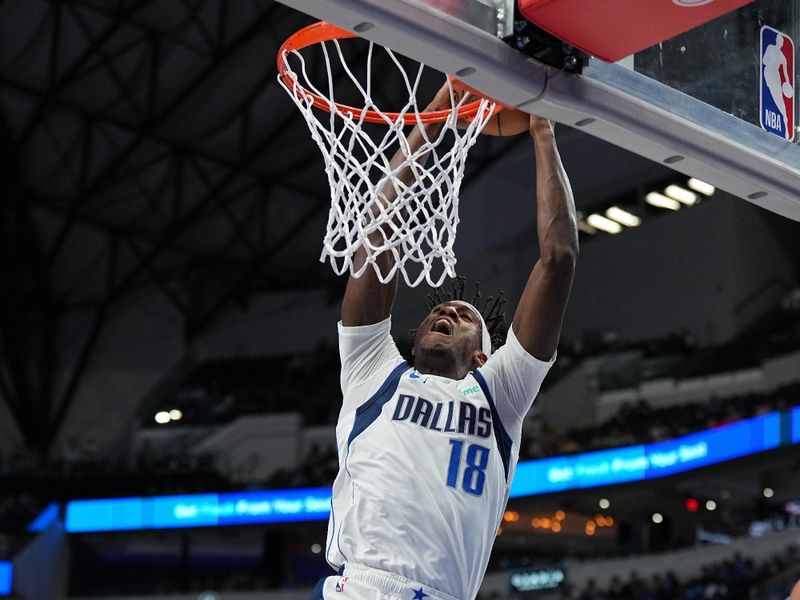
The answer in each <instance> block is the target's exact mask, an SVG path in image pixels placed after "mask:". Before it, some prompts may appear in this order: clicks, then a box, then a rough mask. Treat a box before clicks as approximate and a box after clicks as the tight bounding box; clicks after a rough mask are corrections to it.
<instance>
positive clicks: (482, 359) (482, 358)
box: [472, 350, 489, 368]
mask: <svg viewBox="0 0 800 600" xmlns="http://www.w3.org/2000/svg"><path fill="white" fill-rule="evenodd" d="M487 360H489V358H488V357H487V356H486V354H484V352H483V350H475V352H473V353H472V366H473V367H475V368H478V367H482V366H483V365H485V364H486V361H487Z"/></svg>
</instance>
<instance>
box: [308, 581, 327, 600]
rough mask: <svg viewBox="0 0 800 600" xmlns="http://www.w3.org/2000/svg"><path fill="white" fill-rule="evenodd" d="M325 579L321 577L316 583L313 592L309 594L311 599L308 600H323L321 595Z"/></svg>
mask: <svg viewBox="0 0 800 600" xmlns="http://www.w3.org/2000/svg"><path fill="white" fill-rule="evenodd" d="M326 579H327V577H323V578H322V579H320V580H319V581H318V582H317V585H315V586H314V591H313V592H311V598H310V599H309V600H325V596H324V595H323V593H322V588H323V587H325V580H326Z"/></svg>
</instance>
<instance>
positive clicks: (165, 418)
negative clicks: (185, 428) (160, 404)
mask: <svg viewBox="0 0 800 600" xmlns="http://www.w3.org/2000/svg"><path fill="white" fill-rule="evenodd" d="M155 419H156V423H158V424H159V425H164V424H166V423H169V422H170V420H171V419H172V417H170V416H169V413H168V412H167V411H165V410H160V411H158V412H157V413H156V417H155Z"/></svg>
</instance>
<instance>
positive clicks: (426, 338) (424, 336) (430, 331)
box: [414, 302, 482, 358]
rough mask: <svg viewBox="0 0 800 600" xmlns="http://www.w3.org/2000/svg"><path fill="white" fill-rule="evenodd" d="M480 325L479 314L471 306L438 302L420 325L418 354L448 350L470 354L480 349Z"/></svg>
mask: <svg viewBox="0 0 800 600" xmlns="http://www.w3.org/2000/svg"><path fill="white" fill-rule="evenodd" d="M481 327H482V325H481V320H480V317H479V316H478V315H477V314H476V313H475V311H474V310H472V309H471V308H470V307H469V306H466V305H464V304H461V303H459V302H445V303H443V304H439V305H438V306H435V307H433V310H431V312H430V313H429V314H428V316H427V317H425V319H424V320H423V321H422V323H420V325H419V327H418V328H417V335H416V339H415V342H414V351H415V354H416V353H418V352H419V351H449V352H450V353H453V354H454V355H457V356H458V357H459V358H461V357H468V356H470V355H471V354H472V353H473V352H475V351H476V350H479V349H480V342H481Z"/></svg>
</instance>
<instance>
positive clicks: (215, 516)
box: [66, 488, 331, 533]
mask: <svg viewBox="0 0 800 600" xmlns="http://www.w3.org/2000/svg"><path fill="white" fill-rule="evenodd" d="M330 508H331V491H330V488H302V489H295V490H270V491H259V492H231V493H224V494H188V495H181V496H153V497H150V498H110V499H103V500H74V501H72V502H69V503H67V516H66V530H67V531H68V532H70V533H79V532H88V531H121V530H132V529H171V528H181V527H216V526H220V525H248V524H252V523H282V522H286V521H318V520H325V519H327V518H328V514H329V513H330Z"/></svg>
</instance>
